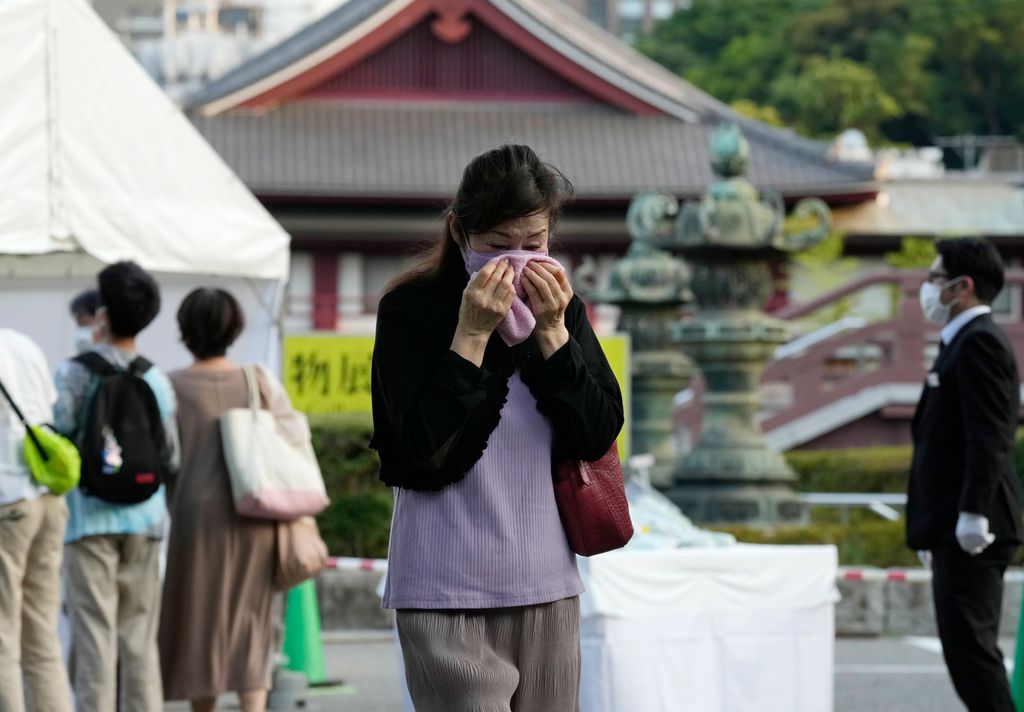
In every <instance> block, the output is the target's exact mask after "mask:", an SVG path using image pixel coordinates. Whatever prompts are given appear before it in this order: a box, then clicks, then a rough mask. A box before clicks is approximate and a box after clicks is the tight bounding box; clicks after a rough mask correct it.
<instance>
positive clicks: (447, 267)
mask: <svg viewBox="0 0 1024 712" xmlns="http://www.w3.org/2000/svg"><path fill="white" fill-rule="evenodd" d="M572 195H573V187H572V183H570V182H569V179H568V178H566V177H565V176H564V175H563V174H562V172H561V171H559V170H558V169H557V168H555V167H554V166H551V165H549V164H547V163H544V162H543V161H541V159H540V157H539V156H538V155H537V153H536V152H535V151H534V150H533V149H532V148H530V147H529V146H523V145H517V144H505V145H503V146H500V147H498V148H495V149H493V150H490V151H487V152H486V153H481V154H480V155H479V156H477V157H476V158H474V159H473V160H472V161H470V162H469V165H467V166H466V168H465V170H464V171H463V172H462V181H461V182H460V183H459V188H458V190H457V191H456V193H455V198H454V199H453V200H452V202H451V203H450V204H449V205H448V208H447V209H446V210H445V226H444V229H443V230H442V233H441V238H440V240H438V241H437V242H436V243H435V244H433V245H432V246H431V247H430V248H429V249H428V250H427V251H426V252H425V253H424V255H423V259H422V261H421V262H420V264H419V265H417V266H416V267H414V268H413V269H412V270H410V271H409V272H406V273H404V274H401V275H399V276H398V277H396V278H395V279H394V280H392V281H391V283H390V284H389V285H388V286H387V288H386V289H385V291H391V290H392V289H394V288H395V287H397V286H399V285H401V284H405V283H408V282H420V281H426V280H441V281H453V282H459V281H464V280H465V277H466V274H465V269H464V267H463V263H462V256H461V255H460V253H459V249H458V248H459V242H461V240H462V239H463V236H468V235H475V234H481V233H485V232H488V231H489V230H493V229H494V228H496V227H498V226H499V225H501V224H503V223H505V222H508V221H509V220H514V219H516V218H522V217H527V216H529V215H536V214H538V213H541V212H544V211H547V213H548V215H549V216H550V220H551V228H552V230H553V229H554V226H555V224H556V223H557V220H558V216H559V215H560V214H561V212H562V208H563V207H564V206H565V204H566V203H567V202H568V201H569V200H570V199H571V198H572ZM449 214H452V215H454V216H455V224H456V226H457V229H458V230H460V231H461V233H462V235H458V236H457V235H454V234H452V231H451V230H450V229H449V220H448V215H449Z"/></svg>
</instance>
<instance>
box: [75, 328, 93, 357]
mask: <svg viewBox="0 0 1024 712" xmlns="http://www.w3.org/2000/svg"><path fill="white" fill-rule="evenodd" d="M75 348H76V349H78V352H79V353H82V352H84V351H88V350H89V349H91V348H92V327H91V326H79V327H78V328H76V329H75Z"/></svg>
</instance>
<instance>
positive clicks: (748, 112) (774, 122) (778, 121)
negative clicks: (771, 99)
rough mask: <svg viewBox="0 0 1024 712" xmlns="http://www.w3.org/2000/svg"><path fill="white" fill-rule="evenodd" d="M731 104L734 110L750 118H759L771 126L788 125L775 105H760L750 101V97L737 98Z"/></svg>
mask: <svg viewBox="0 0 1024 712" xmlns="http://www.w3.org/2000/svg"><path fill="white" fill-rule="evenodd" d="M729 106H731V107H732V110H733V111H735V112H736V113H738V114H742V115H743V116H746V117H747V118H748V119H757V120H758V121H762V122H764V123H766V124H768V125H769V126H779V127H781V126H785V125H786V123H785V122H784V121H783V120H782V117H781V116H779V112H778V111H777V110H776V109H775V107H774V106H760V105H759V104H755V103H754V102H752V101H750V99H737V100H736V101H734V102H732V103H731V104H730V105H729Z"/></svg>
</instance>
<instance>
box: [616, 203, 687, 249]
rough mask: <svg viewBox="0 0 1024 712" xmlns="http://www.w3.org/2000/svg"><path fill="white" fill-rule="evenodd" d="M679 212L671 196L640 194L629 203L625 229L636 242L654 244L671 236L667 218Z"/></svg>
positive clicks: (670, 226) (677, 205) (677, 204)
mask: <svg viewBox="0 0 1024 712" xmlns="http://www.w3.org/2000/svg"><path fill="white" fill-rule="evenodd" d="M678 212H679V201H678V200H676V199H675V198H674V197H672V196H671V195H663V194H660V193H640V194H639V195H637V196H635V197H634V198H633V200H632V201H631V202H630V203H629V210H628V211H626V229H627V230H628V231H629V236H630V237H632V238H633V241H634V244H635V243H636V242H641V241H642V242H648V243H651V242H656V241H658V240H664V239H666V238H668V237H670V236H671V233H672V222H671V220H669V218H672V217H675V215H676V214H677V213H678Z"/></svg>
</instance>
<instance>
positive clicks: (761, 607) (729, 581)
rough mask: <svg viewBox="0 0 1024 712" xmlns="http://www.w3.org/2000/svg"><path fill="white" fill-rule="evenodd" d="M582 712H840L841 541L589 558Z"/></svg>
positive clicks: (583, 605) (625, 552) (586, 565)
mask: <svg viewBox="0 0 1024 712" xmlns="http://www.w3.org/2000/svg"><path fill="white" fill-rule="evenodd" d="M581 562H583V563H582V565H581V569H580V573H581V574H582V575H583V579H584V582H585V584H586V586H587V593H585V594H584V595H583V596H582V597H581V612H582V616H583V620H582V646H583V678H582V686H581V706H582V710H583V712H621V711H622V710H636V711H638V712H662V711H664V712H669V711H670V710H671V711H672V712H780V711H781V710H785V711H786V712H831V710H832V705H833V695H832V665H833V650H834V637H835V624H834V607H835V603H836V602H837V601H838V599H839V594H838V590H837V588H836V572H837V556H836V550H835V547H831V546H745V545H739V546H735V547H727V548H716V549H671V550H655V551H631V550H623V551H617V552H612V553H609V554H604V555H601V556H598V557H594V558H592V559H588V560H585V562H584V560H581Z"/></svg>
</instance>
